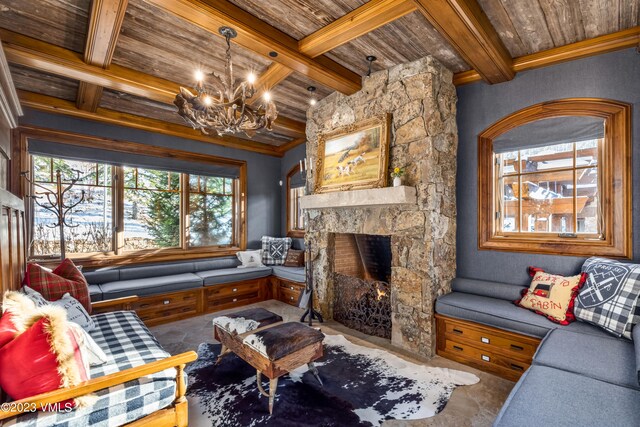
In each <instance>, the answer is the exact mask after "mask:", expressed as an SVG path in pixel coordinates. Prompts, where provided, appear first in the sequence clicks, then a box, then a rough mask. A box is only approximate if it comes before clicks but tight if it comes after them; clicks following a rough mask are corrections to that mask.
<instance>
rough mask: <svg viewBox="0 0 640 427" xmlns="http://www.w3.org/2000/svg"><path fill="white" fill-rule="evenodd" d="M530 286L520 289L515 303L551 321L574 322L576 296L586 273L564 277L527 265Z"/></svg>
mask: <svg viewBox="0 0 640 427" xmlns="http://www.w3.org/2000/svg"><path fill="white" fill-rule="evenodd" d="M529 275H530V276H531V277H532V278H533V280H532V281H531V286H529V288H528V289H525V290H523V291H522V298H521V299H519V300H518V301H515V304H516V305H519V306H520V307H524V308H526V309H529V310H533V311H535V312H536V313H537V314H540V315H542V316H546V317H547V319H549V320H551V321H552V322H555V323H559V324H561V325H568V324H569V323H571V322H575V320H576V317H575V315H574V312H573V307H574V303H575V299H576V296H577V295H578V292H579V291H580V289H581V288H582V286H584V283H585V282H586V280H587V274H585V273H582V274H578V275H576V276H571V277H565V276H558V275H555V274H549V273H547V272H545V271H544V270H542V269H541V268H535V267H529Z"/></svg>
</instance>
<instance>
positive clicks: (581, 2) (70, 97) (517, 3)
mask: <svg viewBox="0 0 640 427" xmlns="http://www.w3.org/2000/svg"><path fill="white" fill-rule="evenodd" d="M221 24H227V25H231V26H233V27H234V28H236V29H237V30H238V32H239V37H238V39H236V40H235V41H234V44H233V46H232V55H233V62H234V71H235V73H236V76H237V77H239V78H241V77H242V76H244V75H246V74H247V73H248V72H254V73H256V74H257V75H259V79H258V85H259V87H260V94H262V93H264V91H266V90H270V91H271V92H272V95H273V98H274V100H275V102H276V105H277V107H278V110H279V114H280V116H279V118H278V120H276V124H277V126H276V128H275V129H274V131H272V132H266V131H265V132H259V133H258V134H257V135H256V136H254V138H253V139H252V140H246V138H242V137H224V138H220V137H206V136H203V135H201V134H199V133H198V132H196V131H193V130H192V129H190V128H188V127H186V126H185V125H184V122H183V121H182V119H181V118H180V117H179V116H178V115H177V114H176V112H175V111H176V109H175V107H174V106H173V105H172V104H171V102H172V98H173V96H174V94H175V92H176V91H177V89H178V87H179V86H180V85H183V86H187V87H190V86H192V85H193V84H194V81H193V73H194V71H195V70H197V69H201V70H203V71H215V72H216V73H222V72H223V69H224V49H225V44H224V40H223V39H222V38H221V37H219V35H218V34H217V29H218V26H219V25H221ZM639 25H640V0H428V1H427V0H370V1H366V0H272V1H268V2H266V1H263V0H230V1H211V0H172V1H169V0H128V1H127V0H93V1H91V0H3V1H2V4H0V38H1V39H2V40H3V47H4V48H5V52H6V53H7V58H8V60H9V62H10V63H11V70H12V74H13V79H14V82H15V84H16V86H17V88H18V89H19V90H20V94H21V97H22V100H23V104H25V105H26V106H29V107H32V108H38V109H43V110H47V111H55V112H59V113H62V114H68V115H72V116H77V117H84V118H89V119H93V120H100V121H104V122H108V123H122V124H124V125H128V126H132V127H136V128H140V129H147V130H149V129H157V131H159V132H164V133H168V134H172V135H182V136H184V137H186V138H192V139H197V140H200V141H208V142H211V143H214V144H221V145H224V146H237V147H239V148H242V149H247V150H252V151H257V152H261V153H265V154H270V155H276V156H281V155H282V154H283V152H284V151H285V150H286V149H289V148H291V147H293V146H295V145H296V144H299V143H302V142H304V122H305V120H306V110H307V108H308V105H309V99H310V93H309V92H308V91H307V87H309V86H315V87H316V91H315V94H314V96H315V98H316V99H322V98H323V97H325V96H327V95H328V94H330V93H331V92H333V91H334V90H338V91H341V92H344V93H352V92H354V91H356V90H358V88H359V87H360V81H361V77H362V76H364V75H366V73H367V68H368V65H367V61H366V60H365V57H366V56H367V55H375V56H377V57H378V60H377V61H376V62H375V63H374V64H373V70H374V71H375V70H379V69H384V68H388V67H391V66H394V65H397V64H400V63H403V62H407V61H412V60H415V59H418V58H420V57H423V56H426V55H433V56H434V57H435V58H437V59H438V60H439V61H440V62H442V63H443V64H444V65H445V66H446V67H447V68H449V69H450V70H451V71H453V72H454V73H455V76H454V82H455V83H456V84H464V83H468V82H473V81H477V80H481V79H484V80H485V81H487V82H489V83H499V82H504V81H508V80H509V79H511V78H512V77H513V75H514V74H515V73H516V72H519V71H522V70H524V69H529V68H535V67H539V66H544V65H548V64H551V63H556V62H561V61H564V60H569V59H574V58H578V57H583V56H586V55H590V54H595V53H600V52H606V51H611V50H615V49H621V48H625V47H630V46H633V45H634V43H635V44H636V45H637V44H638V43H640V27H639ZM271 51H274V52H277V53H278V56H277V57H275V58H273V57H271V56H270V55H269V52H271Z"/></svg>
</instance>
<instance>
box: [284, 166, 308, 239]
mask: <svg viewBox="0 0 640 427" xmlns="http://www.w3.org/2000/svg"><path fill="white" fill-rule="evenodd" d="M296 173H302V172H301V171H300V166H299V165H298V164H296V165H295V166H294V167H292V168H291V170H289V172H288V173H287V179H286V183H287V193H286V199H287V203H286V209H287V237H294V238H303V237H304V235H305V229H304V228H302V229H295V228H292V227H291V225H292V224H291V220H292V218H291V209H292V206H291V190H292V188H291V179H292V178H293V176H294V175H295V174H296ZM303 227H304V224H303Z"/></svg>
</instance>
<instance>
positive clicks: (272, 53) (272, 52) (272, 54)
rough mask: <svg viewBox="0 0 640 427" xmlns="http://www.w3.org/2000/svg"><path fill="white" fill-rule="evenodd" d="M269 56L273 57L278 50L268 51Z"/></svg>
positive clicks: (276, 54)
mask: <svg viewBox="0 0 640 427" xmlns="http://www.w3.org/2000/svg"><path fill="white" fill-rule="evenodd" d="M269 56H270V57H272V58H275V57H276V56H278V52H276V51H274V50H272V51H271V52H269Z"/></svg>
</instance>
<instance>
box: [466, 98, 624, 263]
mask: <svg viewBox="0 0 640 427" xmlns="http://www.w3.org/2000/svg"><path fill="white" fill-rule="evenodd" d="M563 109H566V110H567V111H563ZM628 125H629V107H628V105H626V104H621V103H617V102H615V101H607V100H602V101H600V100H593V99H590V100H584V101H583V100H579V99H576V100H563V101H555V102H550V103H546V104H544V106H540V105H536V106H532V107H529V108H527V109H525V110H521V111H519V112H516V113H514V114H513V115H512V116H509V117H506V118H505V119H503V120H501V121H499V122H497V123H496V124H494V125H493V126H491V127H490V128H488V129H487V130H485V131H484V132H483V133H482V134H481V135H480V137H479V144H480V151H479V155H480V163H479V165H480V167H479V185H480V192H479V200H478V202H479V205H478V209H479V224H478V231H479V247H480V249H492V250H508V251H523V252H535V253H552V254H561V255H578V256H591V255H601V256H618V257H630V255H631V241H630V238H629V236H630V230H631V225H630V220H631V213H630V204H631V197H630V194H631V193H630V187H629V186H630V176H629V174H630V164H629V153H630V133H629V127H628Z"/></svg>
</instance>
